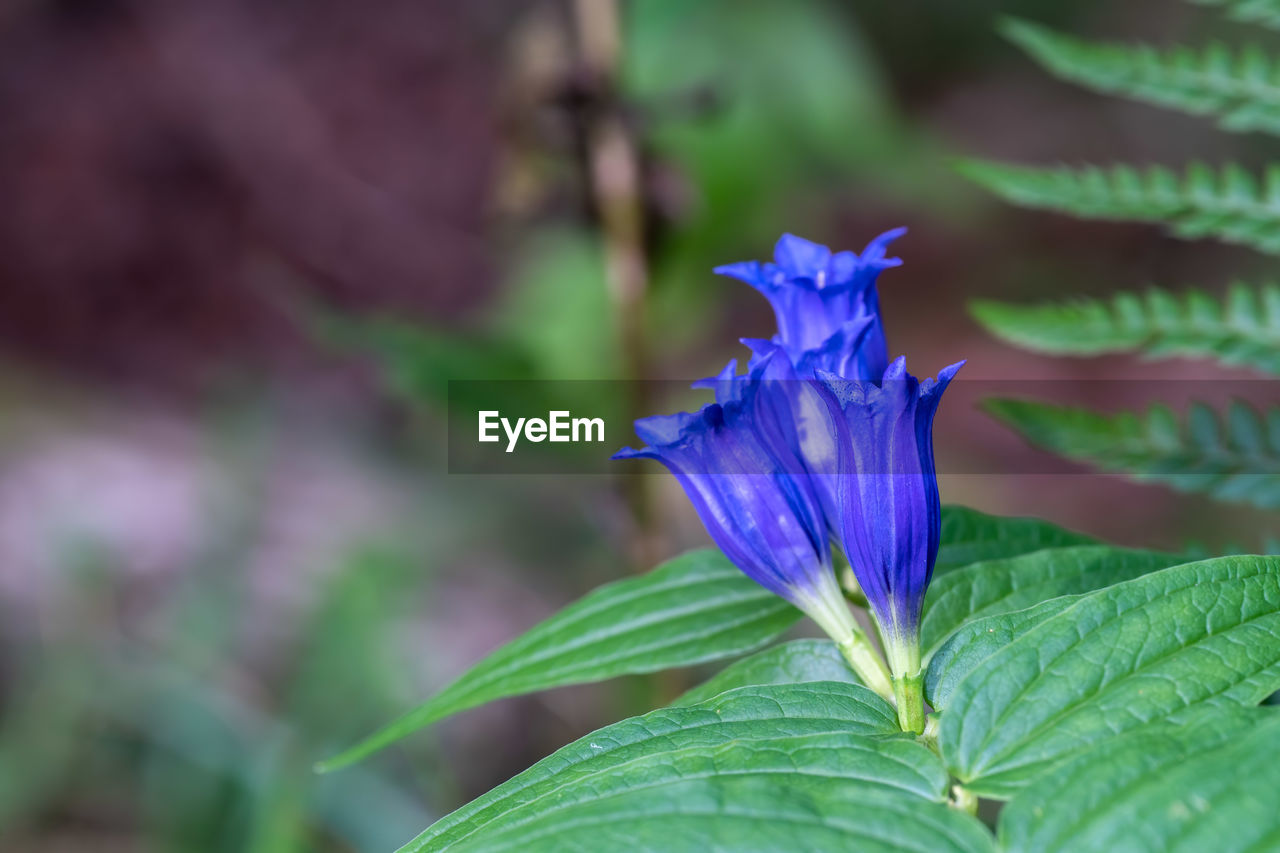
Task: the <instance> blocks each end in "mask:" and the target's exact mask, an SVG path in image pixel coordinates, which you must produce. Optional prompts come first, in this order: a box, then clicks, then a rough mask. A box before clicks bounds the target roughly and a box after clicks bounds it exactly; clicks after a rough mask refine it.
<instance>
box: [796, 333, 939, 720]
mask: <svg viewBox="0 0 1280 853" xmlns="http://www.w3.org/2000/svg"><path fill="white" fill-rule="evenodd" d="M963 364H964V362H959V363H957V364H953V365H951V366H950V367H946V368H944V369H942V370H941V371H939V372H938V378H937V380H936V381H935V380H933V379H925V380H924V381H923V382H921V381H918V380H917V379H916V378H915V377H913V376H911V375H910V374H909V373H907V368H906V360H905V359H903V358H898V359H897V360H895V361H894V362H893V363H892V364H891V365H889V367H888V369H887V370H885V372H884V375H883V377H882V378H881V380H880V381H879V382H870V381H865V380H848V379H843V378H841V377H839V376H836V375H835V374H832V373H825V372H820V373H819V375H818V379H819V382H818V387H819V392H820V393H821V395H822V397H823V399H824V400H825V401H826V404H827V408H828V410H829V411H830V413H831V416H832V423H833V424H834V426H835V431H836V432H835V443H836V446H837V449H838V450H837V452H838V458H839V463H838V468H839V473H838V477H837V479H838V481H839V489H838V498H837V510H836V511H837V513H838V518H839V525H838V529H839V541H840V543H841V546H842V548H843V550H844V553H845V556H846V557H847V558H848V560H849V564H850V565H851V566H852V568H853V573H854V575H855V576H856V577H857V579H858V583H859V585H860V586H861V588H862V591H863V593H864V594H865V595H866V597H867V601H868V603H869V604H870V607H871V611H872V614H873V615H874V616H875V619H876V623H877V624H878V625H879V626H880V635H881V640H882V641H883V643H884V647H885V653H886V655H887V656H888V659H889V669H890V671H891V672H892V674H893V682H894V693H895V696H896V698H897V704H898V709H899V716H900V719H901V720H902V723H903V728H906V729H912V730H915V731H921V730H923V725H924V717H923V713H924V712H923V705H922V701H921V698H920V689H921V687H920V685H921V678H922V674H921V672H920V610H921V605H922V604H923V602H924V593H925V589H926V588H927V587H928V585H929V581H930V579H931V578H932V577H933V566H934V562H935V561H936V560H937V557H938V542H939V539H940V538H941V533H942V511H941V505H940V502H939V499H938V478H937V472H936V469H935V467H934V459H933V417H934V414H935V413H936V412H937V410H938V403H939V402H941V400H942V393H943V391H945V390H946V388H947V385H948V384H950V382H951V379H952V378H953V377H954V376H955V374H956V372H957V371H958V370H959V369H960V368H961V367H962V366H963Z"/></svg>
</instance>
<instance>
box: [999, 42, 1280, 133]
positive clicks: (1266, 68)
mask: <svg viewBox="0 0 1280 853" xmlns="http://www.w3.org/2000/svg"><path fill="white" fill-rule="evenodd" d="M1002 30H1003V32H1004V34H1005V35H1006V36H1007V37H1008V38H1009V39H1010V40H1012V41H1013V42H1015V43H1016V44H1018V45H1019V46H1020V47H1022V49H1023V50H1025V51H1027V52H1028V53H1029V54H1031V55H1032V56H1033V57H1034V58H1035V59H1036V60H1037V61H1039V62H1040V63H1041V64H1042V65H1044V66H1045V67H1046V68H1048V69H1049V71H1051V72H1052V73H1054V74H1056V75H1057V76H1059V77H1063V78H1065V79H1067V80H1071V81H1072V82H1075V83H1080V84H1082V85H1085V86H1089V87H1091V88H1093V89H1097V90H1099V91H1102V92H1110V93H1115V94H1120V95H1126V96H1128V97H1131V98H1136V99H1138V100H1143V101H1150V102H1152V103H1155V104H1159V105H1160V106H1165V107H1172V108H1174V109H1179V110H1183V111H1185V112H1189V113H1192V114H1193V115H1217V116H1218V117H1219V122H1218V123H1219V125H1220V126H1221V127H1222V128H1224V129H1225V130H1237V131H1244V130H1260V131H1265V132H1267V133H1275V134H1280V73H1278V69H1276V68H1273V66H1272V63H1271V62H1270V61H1269V60H1268V58H1267V56H1266V54H1265V53H1263V51H1262V50H1261V49H1260V48H1258V47H1256V46H1252V47H1247V48H1245V49H1243V50H1242V51H1240V52H1239V54H1238V55H1235V54H1233V53H1232V52H1231V50H1230V49H1229V48H1227V47H1225V46H1224V45H1221V44H1214V45H1211V46H1210V47H1208V48H1207V49H1205V50H1192V49H1189V48H1183V47H1179V48H1174V49H1173V50H1170V51H1166V52H1161V51H1157V50H1155V49H1154V48H1151V47H1148V46H1146V45H1135V46H1132V47H1130V46H1123V45H1114V44H1095V43H1092V42H1087V41H1079V40H1077V39H1074V38H1070V37H1069V36H1064V35H1060V34H1058V33H1055V32H1053V31H1052V30H1049V29H1046V28H1044V27H1041V26H1039V25H1037V24H1032V23H1030V22H1027V21H1022V20H1017V19H1009V20H1006V21H1005V22H1004V23H1003V25H1002Z"/></svg>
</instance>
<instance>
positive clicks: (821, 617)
mask: <svg viewBox="0 0 1280 853" xmlns="http://www.w3.org/2000/svg"><path fill="white" fill-rule="evenodd" d="M733 369H734V364H733V363H732V362H731V363H730V365H729V367H727V368H726V370H725V372H723V373H722V374H721V376H720V377H719V378H717V380H715V381H716V382H717V386H716V390H717V396H718V397H719V399H720V400H721V402H718V403H711V404H708V405H707V406H704V407H703V408H702V409H701V410H699V411H698V412H695V413H688V412H681V413H679V414H675V415H659V416H656V417H650V418H642V419H640V420H638V421H636V434H637V435H638V436H639V437H640V438H641V439H642V440H644V441H645V443H646V444H647V445H648V446H647V447H644V448H643V449H641V450H633V449H631V448H629V447H628V448H624V449H623V450H621V451H619V452H618V453H616V454H614V457H613V458H614V459H633V458H645V459H655V460H657V461H658V462H661V463H662V464H663V465H665V466H666V467H667V468H668V469H669V470H670V471H671V473H672V474H674V475H675V477H676V479H677V481H679V483H680V485H681V486H682V487H683V488H684V491H685V494H687V495H688V497H689V500H690V501H691V502H692V503H693V506H694V509H695V510H697V512H698V516H699V517H700V518H701V519H702V523H703V525H705V527H706V528H707V532H708V533H709V534H711V538H712V539H713V540H714V541H715V543H716V544H717V545H718V546H720V549H721V550H722V551H724V553H725V555H726V556H728V558H729V559H730V560H731V561H733V563H734V564H735V565H736V566H737V567H738V568H739V569H741V570H742V571H743V572H744V573H745V574H746V575H747V576H748V577H750V578H751V579H752V580H754V581H756V582H757V583H759V584H760V585H761V586H763V587H764V588H766V589H768V590H769V591H771V592H773V593H776V594H777V595H779V596H781V597H783V598H785V599H786V600H787V601H790V602H791V603H793V604H795V605H796V606H797V607H799V608H800V609H801V610H803V611H804V612H805V613H807V614H808V615H809V616H810V617H811V618H812V619H813V620H814V621H815V622H817V623H818V624H819V625H820V626H822V628H823V629H824V630H825V631H826V632H827V633H829V634H830V635H831V636H832V637H833V638H835V639H836V640H837V642H841V643H845V644H848V643H850V642H852V637H853V634H854V633H855V632H856V631H857V628H856V623H854V621H853V617H852V615H851V614H850V612H849V610H848V607H847V606H846V605H845V603H844V599H843V595H842V593H841V591H840V587H839V584H838V583H837V581H836V577H835V572H834V570H833V568H832V563H831V552H830V548H829V545H828V536H827V530H826V526H825V524H824V521H823V515H822V510H821V508H820V507H819V504H818V500H817V498H816V496H815V495H814V493H813V490H812V488H811V486H810V484H809V482H808V480H807V479H806V478H805V477H803V476H796V475H795V474H796V472H795V470H794V468H795V467H796V466H794V465H791V464H789V463H788V462H787V460H785V459H779V458H778V457H777V456H776V455H775V451H776V449H777V447H778V445H777V444H776V442H775V441H772V440H771V439H770V437H769V436H768V435H766V434H764V433H762V432H761V431H760V430H759V429H758V425H757V419H756V411H757V399H756V397H757V391H758V389H759V387H760V386H759V384H758V375H751V376H748V377H737V378H734V374H733ZM771 445H772V446H771ZM788 468H791V469H792V470H788ZM886 684H887V682H886Z"/></svg>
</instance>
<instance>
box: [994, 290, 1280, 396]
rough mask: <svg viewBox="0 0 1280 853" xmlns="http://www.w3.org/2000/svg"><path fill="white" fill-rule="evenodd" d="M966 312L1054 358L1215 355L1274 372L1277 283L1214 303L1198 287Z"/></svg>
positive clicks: (1279, 345)
mask: <svg viewBox="0 0 1280 853" xmlns="http://www.w3.org/2000/svg"><path fill="white" fill-rule="evenodd" d="M970 310H971V311H972V313H973V316H974V317H975V318H976V319H977V320H978V322H980V323H982V325H983V326H985V327H986V328H987V330H988V331H990V332H991V333H992V334H994V335H995V336H996V337H998V338H1001V339H1002V340H1005V341H1008V342H1009V343H1011V344H1014V345H1015V346H1019V347H1023V348H1024V349H1029V350H1033V351H1035V352H1043V353H1049V354H1054V355H1101V354H1103V353H1114V352H1140V353H1142V354H1143V355H1145V356H1147V357H1149V358H1170V357H1178V356H1185V357H1200V358H1214V359H1217V360H1218V361H1221V362H1222V363H1224V364H1229V365H1238V366H1242V367H1252V368H1255V369H1257V370H1261V371H1264V372H1266V373H1274V374H1280V287H1278V286H1276V285H1266V286H1264V287H1259V288H1252V287H1249V286H1247V285H1243V284H1236V285H1233V286H1232V287H1231V289H1230V290H1229V291H1228V293H1227V298H1226V300H1225V301H1223V302H1219V301H1218V300H1216V299H1214V298H1213V297H1211V296H1209V295H1208V294H1205V293H1203V292H1201V291H1195V290H1192V291H1189V292H1187V293H1183V294H1179V295H1175V294H1172V293H1170V292H1168V291H1167V290H1159V289H1155V288H1153V289H1151V290H1149V291H1147V292H1146V293H1142V294H1138V293H1118V294H1116V295H1115V296H1113V297H1111V298H1110V299H1106V300H1103V299H1076V300H1073V301H1071V302H1065V303H1047V304H1044V303H1042V304H1038V305H1011V304H1009V303H1005V302H994V301H989V300H979V301H976V302H974V303H972V304H971V305H970Z"/></svg>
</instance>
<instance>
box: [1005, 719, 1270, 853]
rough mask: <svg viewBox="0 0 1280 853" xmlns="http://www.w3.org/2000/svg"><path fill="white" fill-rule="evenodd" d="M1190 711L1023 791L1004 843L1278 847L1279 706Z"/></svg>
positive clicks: (1138, 848) (1151, 849) (1156, 849)
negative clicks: (1277, 707) (1174, 720)
mask: <svg viewBox="0 0 1280 853" xmlns="http://www.w3.org/2000/svg"><path fill="white" fill-rule="evenodd" d="M1184 717H1185V718H1184V719H1179V720H1178V721H1177V722H1176V723H1163V724H1154V725H1150V726H1144V727H1142V728H1140V729H1137V730H1136V731H1133V732H1130V733H1128V734H1125V735H1123V736H1121V737H1119V738H1116V739H1114V740H1113V741H1111V742H1109V743H1108V744H1107V745H1106V747H1105V748H1102V749H1094V750H1091V751H1090V752H1089V753H1087V754H1086V755H1085V756H1083V757H1081V758H1080V759H1078V760H1075V761H1072V762H1070V763H1069V764H1067V765H1065V766H1063V767H1062V768H1060V769H1059V770H1057V771H1055V772H1054V773H1053V775H1052V778H1047V777H1046V778H1045V779H1044V780H1042V781H1041V782H1038V783H1037V784H1035V785H1033V786H1031V787H1030V788H1029V789H1028V790H1026V791H1024V792H1022V793H1020V794H1019V795H1018V796H1017V797H1015V798H1014V800H1013V802H1011V803H1009V805H1008V806H1006V807H1005V809H1004V811H1003V812H1002V813H1001V815H1000V824H999V834H1000V840H1001V841H1002V842H1003V843H1002V849H1004V850H1007V851H1010V853H1058V851H1061V852H1062V853H1067V851H1076V850H1106V851H1109V853H1110V852H1111V851H1114V853H1128V851H1133V853H1199V851H1202V850H1213V851H1214V853H1246V851H1262V850H1275V849H1277V847H1280V810H1277V809H1276V803H1275V792H1276V791H1277V790H1280V762H1277V761H1276V756H1277V755H1278V754H1280V711H1277V710H1276V709H1273V708H1247V709H1246V708H1239V709H1232V710H1228V709H1221V708H1214V709H1202V711H1201V712H1200V713H1197V714H1188V715H1184ZM1138 828H1140V831H1138Z"/></svg>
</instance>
